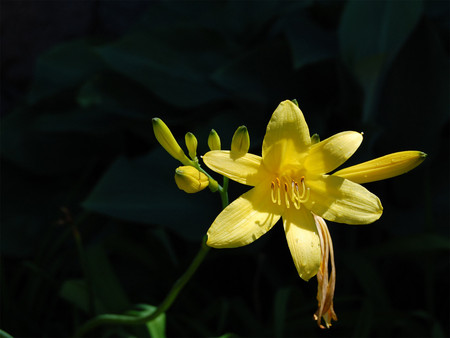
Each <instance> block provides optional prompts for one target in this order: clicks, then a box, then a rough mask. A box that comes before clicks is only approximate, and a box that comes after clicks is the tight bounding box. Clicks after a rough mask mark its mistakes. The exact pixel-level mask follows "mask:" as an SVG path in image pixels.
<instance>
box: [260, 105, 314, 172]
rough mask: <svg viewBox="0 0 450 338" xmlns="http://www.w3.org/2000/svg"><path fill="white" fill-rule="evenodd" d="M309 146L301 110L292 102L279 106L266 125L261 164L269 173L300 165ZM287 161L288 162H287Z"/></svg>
mask: <svg viewBox="0 0 450 338" xmlns="http://www.w3.org/2000/svg"><path fill="white" fill-rule="evenodd" d="M310 144H311V137H310V135H309V129H308V125H307V124H306V121H305V118H304V116H303V113H302V112H301V110H300V109H299V108H298V107H297V105H295V103H293V102H292V101H289V100H286V101H283V102H281V103H280V104H279V106H278V107H277V109H276V110H275V112H274V113H273V115H272V117H271V119H270V121H269V124H268V125H267V131H266V135H265V136H264V141H263V147H262V157H263V163H264V165H265V166H266V167H267V169H268V170H269V171H271V172H277V171H278V169H279V168H280V167H282V166H283V165H285V164H292V165H296V164H301V163H302V162H303V157H304V156H302V153H305V156H306V151H307V150H308V147H309V145H310ZM287 161H289V162H287Z"/></svg>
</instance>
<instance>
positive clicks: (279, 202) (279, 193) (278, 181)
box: [277, 177, 281, 205]
mask: <svg viewBox="0 0 450 338" xmlns="http://www.w3.org/2000/svg"><path fill="white" fill-rule="evenodd" d="M277 188H278V189H277V202H278V205H281V183H280V179H279V178H278V177H277Z"/></svg>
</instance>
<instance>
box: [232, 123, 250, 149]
mask: <svg viewBox="0 0 450 338" xmlns="http://www.w3.org/2000/svg"><path fill="white" fill-rule="evenodd" d="M249 148H250V136H249V134H248V130H247V127H246V126H240V127H239V128H238V129H236V131H235V132H234V135H233V139H232V140H231V152H232V153H235V154H239V155H244V154H246V153H247V152H248V149H249Z"/></svg>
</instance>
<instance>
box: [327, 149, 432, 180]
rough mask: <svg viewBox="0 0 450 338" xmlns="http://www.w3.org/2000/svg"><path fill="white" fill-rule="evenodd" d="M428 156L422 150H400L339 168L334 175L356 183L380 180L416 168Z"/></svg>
mask: <svg viewBox="0 0 450 338" xmlns="http://www.w3.org/2000/svg"><path fill="white" fill-rule="evenodd" d="M426 157H427V154H425V153H423V152H421V151H412V150H410V151H400V152H398V153H393V154H389V155H386V156H383V157H378V158H376V159H373V160H371V161H367V162H363V163H360V164H357V165H354V166H352V167H348V168H345V169H342V170H339V171H337V172H335V173H334V174H333V175H335V176H339V177H343V178H346V179H348V180H350V181H353V182H356V183H367V182H373V181H380V180H385V179H387V178H391V177H395V176H398V175H401V174H404V173H406V172H408V171H410V170H412V169H414V168H415V167H417V166H418V165H419V164H420V163H422V162H423V161H424V160H425V158H426Z"/></svg>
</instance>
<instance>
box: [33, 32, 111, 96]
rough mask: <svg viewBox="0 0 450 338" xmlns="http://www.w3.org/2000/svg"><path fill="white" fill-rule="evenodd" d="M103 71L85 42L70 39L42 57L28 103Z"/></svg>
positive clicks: (68, 87)
mask: <svg viewBox="0 0 450 338" xmlns="http://www.w3.org/2000/svg"><path fill="white" fill-rule="evenodd" d="M103 69H104V64H103V63H102V61H101V59H100V58H99V57H98V56H97V55H96V53H95V52H94V49H93V47H92V45H91V42H90V41H89V40H84V39H83V40H74V41H71V42H67V43H63V44H60V45H57V46H56V47H53V48H52V49H50V50H49V51H47V52H45V53H44V54H42V55H41V56H40V57H39V59H38V61H37V64H36V74H35V77H34V80H33V83H32V86H31V90H30V92H29V95H28V100H29V102H30V103H35V102H37V101H39V100H42V99H45V98H48V97H50V96H53V95H55V94H57V93H60V92H62V91H64V90H67V89H71V88H75V87H76V86H78V85H80V84H81V83H82V82H83V80H84V79H86V78H88V77H90V76H92V75H93V74H95V73H98V72H100V71H102V70H103Z"/></svg>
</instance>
